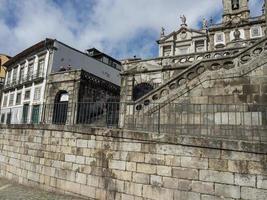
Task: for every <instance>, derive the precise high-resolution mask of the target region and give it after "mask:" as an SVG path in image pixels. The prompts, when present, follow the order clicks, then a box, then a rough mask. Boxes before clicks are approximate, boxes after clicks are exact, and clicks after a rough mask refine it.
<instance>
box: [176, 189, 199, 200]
mask: <svg viewBox="0 0 267 200" xmlns="http://www.w3.org/2000/svg"><path fill="white" fill-rule="evenodd" d="M174 199H179V200H189V199H194V200H200V194H199V193H195V192H184V191H175V192H174Z"/></svg>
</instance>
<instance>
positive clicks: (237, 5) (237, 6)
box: [232, 0, 239, 10]
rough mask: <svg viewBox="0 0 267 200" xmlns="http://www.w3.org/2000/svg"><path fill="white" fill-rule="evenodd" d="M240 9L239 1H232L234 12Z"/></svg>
mask: <svg viewBox="0 0 267 200" xmlns="http://www.w3.org/2000/svg"><path fill="white" fill-rule="evenodd" d="M238 9H239V0H232V10H238Z"/></svg>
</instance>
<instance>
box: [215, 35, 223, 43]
mask: <svg viewBox="0 0 267 200" xmlns="http://www.w3.org/2000/svg"><path fill="white" fill-rule="evenodd" d="M223 42H224V34H223V33H217V34H216V35H215V43H223Z"/></svg>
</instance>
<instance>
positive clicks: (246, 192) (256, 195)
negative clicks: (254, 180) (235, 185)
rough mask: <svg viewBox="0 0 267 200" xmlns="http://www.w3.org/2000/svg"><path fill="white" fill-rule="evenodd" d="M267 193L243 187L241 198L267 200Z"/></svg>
mask: <svg viewBox="0 0 267 200" xmlns="http://www.w3.org/2000/svg"><path fill="white" fill-rule="evenodd" d="M266 197H267V191H266V190H259V189H255V188H249V187H241V198H242V199H245V200H266Z"/></svg>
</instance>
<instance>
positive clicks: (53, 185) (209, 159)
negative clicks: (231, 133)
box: [0, 125, 267, 200]
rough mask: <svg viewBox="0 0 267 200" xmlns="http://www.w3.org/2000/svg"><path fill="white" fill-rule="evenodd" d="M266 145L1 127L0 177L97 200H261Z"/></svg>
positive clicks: (266, 191) (266, 184)
mask: <svg viewBox="0 0 267 200" xmlns="http://www.w3.org/2000/svg"><path fill="white" fill-rule="evenodd" d="M266 153H267V144H266V143H265V144H264V143H252V142H242V141H234V140H232V141H226V140H219V139H205V138H193V137H181V136H175V135H167V134H161V135H158V134H157V135H156V134H150V133H137V132H129V131H121V130H107V129H93V128H86V127H74V126H72V127H68V126H41V127H40V126H39V128H37V127H34V126H29V125H28V126H8V127H7V126H1V129H0V176H2V177H6V178H8V179H13V180H15V181H17V182H19V183H22V184H26V185H31V186H37V187H40V188H43V189H45V190H51V191H59V192H62V193H71V194H75V195H79V196H84V197H88V198H91V199H99V200H106V199H108V200H152V199H153V200H162V199H164V200H220V199H225V200H234V199H235V200H237V199H242V200H254V199H255V200H265V199H266V197H267V169H266V166H267V154H266Z"/></svg>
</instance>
